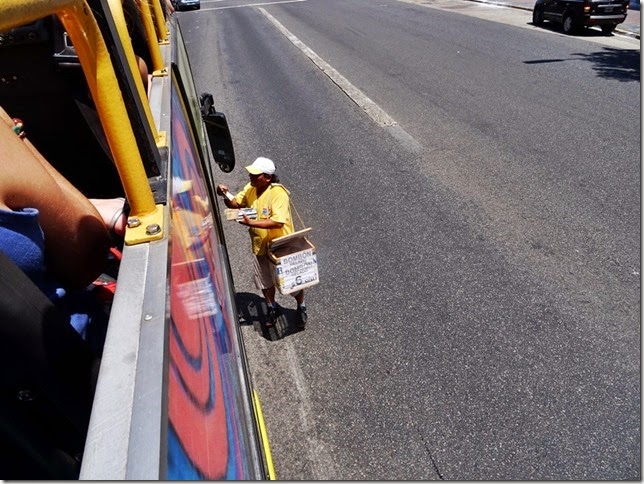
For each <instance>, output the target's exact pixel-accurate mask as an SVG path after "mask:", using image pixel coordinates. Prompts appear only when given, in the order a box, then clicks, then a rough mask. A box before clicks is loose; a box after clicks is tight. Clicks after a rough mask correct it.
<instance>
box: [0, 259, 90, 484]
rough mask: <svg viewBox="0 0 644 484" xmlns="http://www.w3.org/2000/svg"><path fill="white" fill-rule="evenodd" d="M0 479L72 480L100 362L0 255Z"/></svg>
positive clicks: (79, 459) (87, 422)
mask: <svg viewBox="0 0 644 484" xmlns="http://www.w3.org/2000/svg"><path fill="white" fill-rule="evenodd" d="M0 274H2V277H1V278H0V365H1V366H2V372H0V475H2V476H3V478H4V479H29V480H31V479H77V478H78V474H79V472H80V462H81V459H82V452H83V448H84V444H85V438H86V434H87V428H88V425H89V418H90V414H91V409H92V401H93V396H94V389H95V387H96V379H97V376H98V369H99V364H100V360H99V358H98V357H97V356H96V355H94V354H92V353H91V352H90V351H89V350H88V348H87V346H86V344H85V342H84V341H83V340H82V339H81V338H80V336H79V335H78V334H77V333H76V332H75V331H74V329H73V328H72V327H71V325H70V324H69V321H67V320H66V318H65V317H63V316H62V315H61V314H60V313H59V312H58V311H57V309H56V308H55V307H54V305H53V304H52V303H51V302H50V301H49V299H48V298H47V297H46V296H45V295H44V294H43V293H42V292H41V291H40V290H39V289H38V288H37V287H36V285H35V284H33V283H32V282H31V280H30V279H29V278H28V277H27V276H26V275H25V274H24V273H23V272H22V271H21V270H20V269H19V268H18V267H17V266H16V265H15V264H14V263H13V262H12V261H11V260H9V259H8V258H7V257H6V256H5V255H4V254H3V253H2V252H0Z"/></svg>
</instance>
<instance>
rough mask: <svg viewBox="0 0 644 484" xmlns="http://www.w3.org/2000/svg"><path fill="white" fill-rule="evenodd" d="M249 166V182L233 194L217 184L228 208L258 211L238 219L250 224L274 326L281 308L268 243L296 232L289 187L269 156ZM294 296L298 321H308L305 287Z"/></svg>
mask: <svg viewBox="0 0 644 484" xmlns="http://www.w3.org/2000/svg"><path fill="white" fill-rule="evenodd" d="M246 170H248V173H249V176H250V182H249V183H248V184H247V185H246V186H245V187H244V188H243V189H242V190H241V191H240V192H239V193H237V195H235V196H233V195H232V194H230V193H229V192H228V187H227V186H226V185H222V184H220V185H217V194H218V195H221V196H223V197H224V198H223V201H224V204H225V205H226V207H228V208H253V209H255V211H256V212H257V218H256V219H253V218H250V217H249V216H248V215H247V214H245V213H244V214H243V216H242V219H241V220H239V223H241V224H243V225H247V226H248V227H249V229H248V233H249V234H250V239H251V249H252V251H253V254H254V255H255V257H254V266H255V267H254V269H255V277H254V281H255V286H256V287H257V288H258V289H261V291H262V294H263V295H264V299H265V300H266V305H267V307H268V322H267V323H266V326H267V327H271V326H273V325H274V324H275V321H276V320H277V318H278V316H279V315H280V313H281V311H280V307H279V305H278V304H277V302H275V282H274V281H273V270H274V269H273V267H272V265H271V262H270V259H269V258H268V245H269V243H270V242H271V241H272V240H274V239H276V238H278V237H282V236H284V235H288V234H291V233H293V232H294V228H293V220H292V218H291V209H290V199H289V191H288V190H287V189H286V188H285V187H284V186H283V185H282V184H280V183H279V179H278V178H277V175H276V174H275V164H274V163H273V161H272V160H270V159H268V158H264V157H259V158H257V159H256V160H255V161H254V162H253V164H252V165H249V166H247V167H246ZM293 297H294V298H295V300H296V301H297V314H298V317H299V319H300V321H299V323H300V325H301V326H304V325H305V324H306V321H307V313H306V304H305V302H304V289H302V290H300V291H299V292H296V293H294V294H293Z"/></svg>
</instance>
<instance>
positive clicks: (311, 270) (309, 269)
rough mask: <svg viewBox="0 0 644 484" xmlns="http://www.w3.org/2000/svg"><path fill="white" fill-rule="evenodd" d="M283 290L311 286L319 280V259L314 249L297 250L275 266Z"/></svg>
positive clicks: (289, 290)
mask: <svg viewBox="0 0 644 484" xmlns="http://www.w3.org/2000/svg"><path fill="white" fill-rule="evenodd" d="M275 274H276V276H277V283H278V285H279V286H280V288H281V290H282V291H281V292H284V293H288V292H291V291H292V290H293V289H296V288H297V287H298V286H305V285H307V286H310V285H313V284H316V283H317V282H318V260H317V256H316V255H315V254H314V253H313V249H308V250H304V251H302V252H297V253H295V254H292V255H287V256H284V257H281V258H280V263H279V264H278V265H277V267H276V268H275Z"/></svg>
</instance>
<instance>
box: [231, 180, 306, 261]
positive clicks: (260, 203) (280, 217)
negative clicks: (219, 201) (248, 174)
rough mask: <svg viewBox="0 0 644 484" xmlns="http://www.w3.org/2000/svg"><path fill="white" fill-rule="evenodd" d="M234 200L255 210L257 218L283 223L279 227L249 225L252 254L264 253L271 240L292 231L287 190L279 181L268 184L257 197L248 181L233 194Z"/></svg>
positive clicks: (255, 191)
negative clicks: (267, 227)
mask: <svg viewBox="0 0 644 484" xmlns="http://www.w3.org/2000/svg"><path fill="white" fill-rule="evenodd" d="M235 201H236V202H237V203H238V204H239V206H241V207H247V208H254V209H255V210H257V219H258V220H266V219H271V220H273V221H275V222H280V223H283V224H284V225H282V228H279V229H260V228H255V227H249V228H248V233H249V234H250V240H251V244H252V250H253V254H256V255H263V254H266V248H267V247H268V243H269V242H270V241H271V240H273V239H276V238H278V237H282V236H283V235H288V234H292V233H293V232H294V228H293V219H292V218H291V208H290V204H289V191H288V190H287V189H286V188H284V186H282V185H280V184H279V183H272V184H271V185H269V186H268V188H267V189H266V190H264V193H262V194H261V196H260V197H259V198H257V190H256V189H255V188H254V187H253V186H251V184H250V183H249V184H247V185H246V186H245V187H244V188H243V190H242V191H240V192H239V193H238V194H237V195H236V196H235Z"/></svg>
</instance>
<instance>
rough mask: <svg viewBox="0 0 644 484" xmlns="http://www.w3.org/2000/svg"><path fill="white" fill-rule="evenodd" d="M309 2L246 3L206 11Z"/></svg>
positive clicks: (301, 0)
mask: <svg viewBox="0 0 644 484" xmlns="http://www.w3.org/2000/svg"><path fill="white" fill-rule="evenodd" d="M306 1H308V0H281V1H277V2H262V3H245V4H244V5H229V6H228V7H214V8H207V9H204V10H209V11H210V10H226V9H228V8H242V7H261V6H262V5H274V4H278V3H298V2H306Z"/></svg>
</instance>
